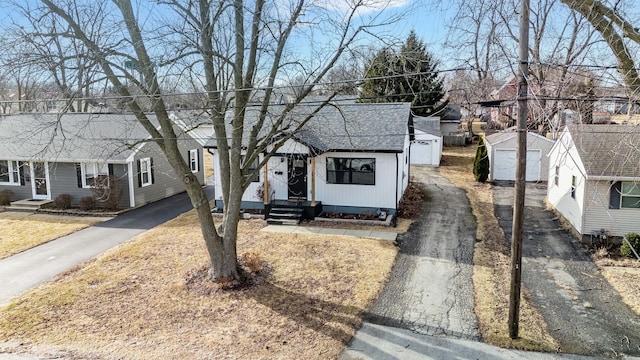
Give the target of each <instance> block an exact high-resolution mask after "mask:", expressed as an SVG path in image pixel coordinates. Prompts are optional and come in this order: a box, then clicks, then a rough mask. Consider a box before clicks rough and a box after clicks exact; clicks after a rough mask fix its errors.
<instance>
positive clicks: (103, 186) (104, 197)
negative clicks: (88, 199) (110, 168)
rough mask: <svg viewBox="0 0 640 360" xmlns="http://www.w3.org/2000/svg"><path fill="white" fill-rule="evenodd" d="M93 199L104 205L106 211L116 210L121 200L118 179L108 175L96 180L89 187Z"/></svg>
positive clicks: (120, 188)
mask: <svg viewBox="0 0 640 360" xmlns="http://www.w3.org/2000/svg"><path fill="white" fill-rule="evenodd" d="M91 191H92V192H93V194H94V195H95V196H94V198H95V199H96V200H97V201H99V202H101V203H102V204H104V207H105V208H106V209H107V210H117V209H118V204H119V203H120V199H121V198H122V184H121V183H120V179H118V177H116V176H113V175H109V176H104V177H101V178H99V179H96V181H95V182H94V184H93V185H92V186H91Z"/></svg>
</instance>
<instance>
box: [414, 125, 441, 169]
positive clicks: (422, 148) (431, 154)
mask: <svg viewBox="0 0 640 360" xmlns="http://www.w3.org/2000/svg"><path fill="white" fill-rule="evenodd" d="M409 126H410V127H413V136H412V137H411V155H410V159H409V162H410V163H411V164H418V165H436V166H438V165H440V159H441V158H442V144H443V141H442V133H441V132H440V118H438V117H435V116H430V117H420V116H414V117H412V119H411V120H410V125H409Z"/></svg>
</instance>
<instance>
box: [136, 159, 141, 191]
mask: <svg viewBox="0 0 640 360" xmlns="http://www.w3.org/2000/svg"><path fill="white" fill-rule="evenodd" d="M136 167H137V171H136V172H137V174H138V187H142V173H141V172H140V160H138V161H136Z"/></svg>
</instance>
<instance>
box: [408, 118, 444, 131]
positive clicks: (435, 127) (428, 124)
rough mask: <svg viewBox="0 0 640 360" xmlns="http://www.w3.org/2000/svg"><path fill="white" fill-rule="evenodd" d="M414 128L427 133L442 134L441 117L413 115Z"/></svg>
mask: <svg viewBox="0 0 640 360" xmlns="http://www.w3.org/2000/svg"><path fill="white" fill-rule="evenodd" d="M413 128H414V129H416V130H420V131H422V132H425V133H427V134H431V135H435V136H442V132H441V131H440V119H439V118H437V117H421V116H414V117H413Z"/></svg>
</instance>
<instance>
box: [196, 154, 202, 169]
mask: <svg viewBox="0 0 640 360" xmlns="http://www.w3.org/2000/svg"><path fill="white" fill-rule="evenodd" d="M196 163H197V164H198V165H196V166H197V167H198V169H197V171H196V172H198V171H200V169H201V166H200V149H196Z"/></svg>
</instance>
